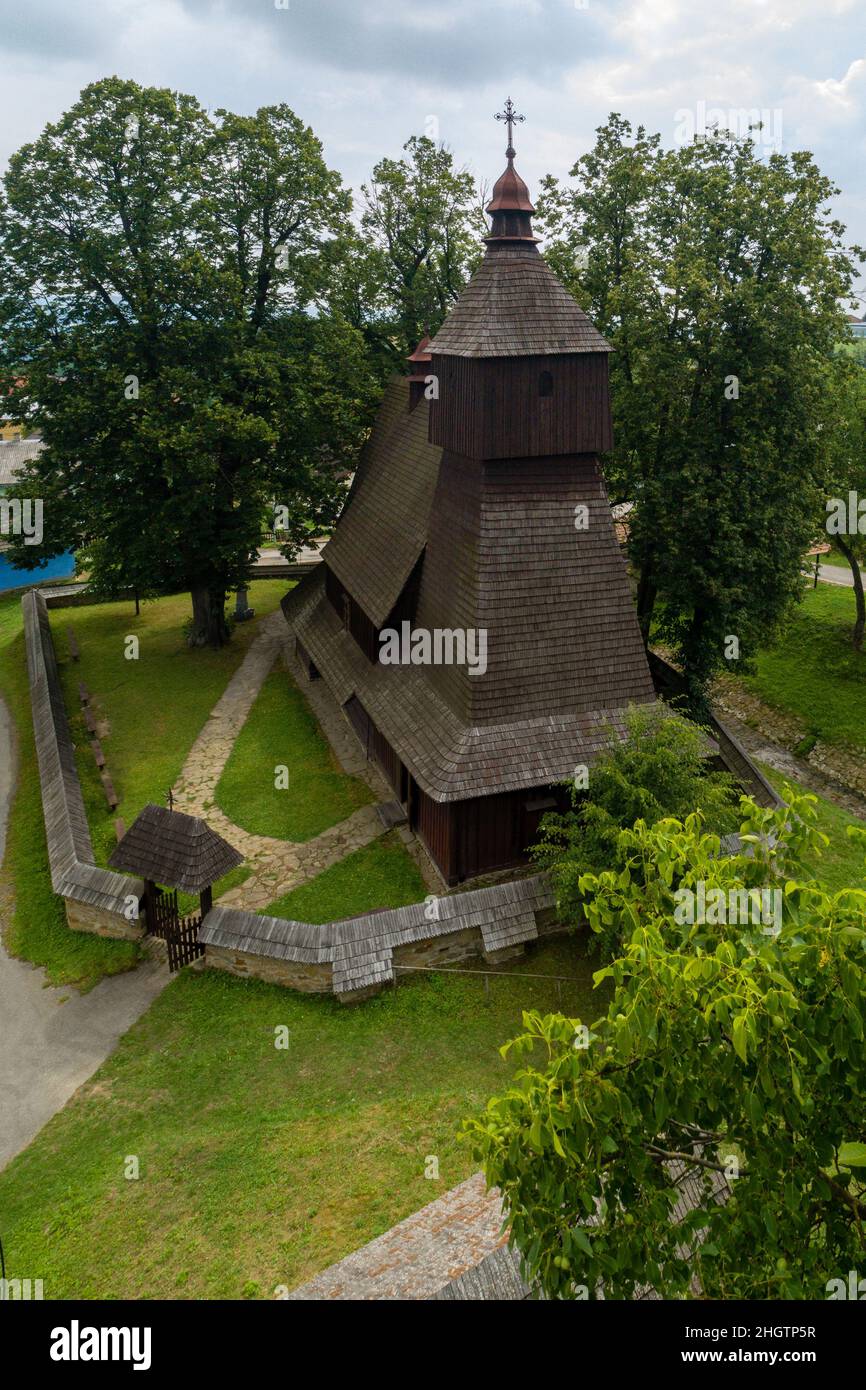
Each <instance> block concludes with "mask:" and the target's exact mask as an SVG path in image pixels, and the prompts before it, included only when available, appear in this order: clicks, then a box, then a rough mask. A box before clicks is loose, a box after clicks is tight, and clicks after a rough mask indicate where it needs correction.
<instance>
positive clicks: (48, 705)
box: [21, 589, 144, 938]
mask: <svg viewBox="0 0 866 1390" xmlns="http://www.w3.org/2000/svg"><path fill="white" fill-rule="evenodd" d="M21 606H22V609H23V612H24V638H25V643H26V647H27V671H28V676H29V679H30V704H31V709H32V712H33V732H34V735H35V739H36V757H37V760H38V763H39V782H40V785H41V788H42V814H43V817H44V820H45V839H46V842H47V845H48V863H49V866H50V869H51V886H52V888H53V889H54V891H55V893H57V894H59V895H60V897H61V898H63V900H64V902H65V904H66V920H67V921H68V923H69V925H70V927H74V928H75V930H76V931H90V932H96V933H97V934H99V935H100V936H119V937H128V938H137V937H140V936H142V935H143V933H144V925H143V923H141V922H139V921H137V920H135V918H134V917H130V915H129V914H130V912H131V911H134V906H133V905H134V904H136V903H138V901H139V899H140V898H141V894H142V891H143V888H144V885H143V883H142V881H141V879H137V878H130V877H129V876H127V875H125V874H116V873H112V872H111V871H110V870H109V869H102V868H99V867H98V866H97V865H96V864H95V863H94V853H93V844H92V842H91V839H90V830H89V828H88V824H87V814H86V812H85V809H84V798H83V797H82V795H81V784H80V782H79V780H78V771H77V769H76V766H75V751H74V746H73V743H72V735H71V733H70V731H69V723H68V721H67V718H66V710H65V707H64V703H63V691H62V689H61V686H60V672H59V670H58V668H57V657H56V655H55V651H54V642H53V640H52V637H51V628H50V625H49V621H48V609H47V607H46V604H45V598H44V597H43V595H42V594H41V593H39V591H38V590H36V589H31V590H30V592H29V593H27V594H25V595H24V598H23V599H22V601H21Z"/></svg>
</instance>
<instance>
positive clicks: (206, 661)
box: [0, 580, 286, 989]
mask: <svg viewBox="0 0 866 1390" xmlns="http://www.w3.org/2000/svg"><path fill="white" fill-rule="evenodd" d="M285 587H286V586H285V584H284V583H283V582H282V581H280V580H260V581H258V582H256V583H255V584H254V585H253V586H252V591H251V603H252V604H253V605H254V606H255V608H256V609H257V611H258V612H259V613H260V614H264V613H267V612H272V611H273V610H274V608H275V607H276V606H277V604H278V603H279V601H280V598H281V597H282V595H283V593H284V592H285ZM188 610H189V599H188V598H187V597H186V596H184V595H181V596H178V597H173V598H167V599H160V600H158V601H157V602H155V603H152V604H151V603H149V604H145V605H144V606H143V607H142V612H141V616H140V617H139V618H136V617H135V613H134V610H133V608H132V605H131V604H129V603H117V604H100V605H96V604H94V605H93V606H92V607H86V608H78V609H60V610H55V611H54V612H53V613H52V620H51V621H52V631H53V634H54V640H55V645H56V648H57V653H58V658H59V659H60V661H61V663H64V662H65V659H66V657H67V639H66V629H67V627H68V626H69V625H70V624H72V625H73V626H74V629H75V633H76V636H77V638H78V642H79V646H80V648H81V661H80V663H78V664H73V663H72V662H68V663H66V664H65V665H62V670H63V680H64V687H65V691H66V697H67V705H68V708H69V710H70V712H71V713H72V714H73V718H72V726H73V731H74V735H76V736H77V738H76V741H77V743H78V751H77V760H78V767H79V772H80V775H81V781H82V789H83V792H84V798H85V804H86V806H87V812H88V820H89V823H90V828H91V834H92V838H93V844H94V850H95V854H96V858H97V862H99V863H105V861H106V860H107V857H108V855H109V854H110V852H111V848H112V846H113V844H114V842H115V837H114V829H113V819H114V817H113V815H112V813H110V812H109V810H108V808H107V806H106V803H105V797H104V795H103V792H102V786H101V783H100V781H99V778H98V775H97V771H96V765H95V763H94V761H93V758H92V756H91V753H90V750H89V747H88V740H87V737H86V734H85V730H84V725H83V721H82V720H81V717H80V714H79V713H78V682H79V680H84V681H85V682H86V683H87V685H88V687H89V688H90V691H91V693H92V695H93V696H94V708H95V712H96V715H97V717H100V718H105V719H106V720H107V721H108V725H109V730H110V731H109V733H108V734H107V736H106V737H105V738H104V740H103V748H104V751H105V755H106V759H107V761H108V766H109V769H110V771H111V774H112V777H113V779H114V784H115V787H116V788H117V791H118V794H119V796H120V798H121V805H120V808H119V812H118V814H120V815H123V816H124V818H125V819H126V820H127V824H128V823H129V822H130V821H131V820H132V819H133V818H134V817H135V815H137V813H138V811H140V810H141V807H142V806H143V805H144V804H145V802H147V801H148V800H154V801H162V800H164V797H165V791H166V789H167V788H168V787H169V786H170V785H171V783H172V782H173V781H174V779H175V778H176V777H177V774H178V772H179V771H180V768H181V767H182V765H183V761H184V759H185V757H186V754H187V752H188V751H189V748H190V747H191V745H192V743H193V742H194V741H195V738H196V736H197V734H198V732H199V730H200V728H201V726H202V724H203V723H204V721H205V719H206V718H207V715H208V713H209V712H210V709H211V708H212V706H213V705H214V704H215V703H216V701H217V699H218V698H219V696H220V693H221V692H222V690H223V689H224V688H225V685H226V683H227V681H228V680H229V678H230V676H231V674H232V672H233V671H234V670H235V668H236V667H237V665H238V663H239V662H240V661H241V660H242V659H243V655H244V652H245V651H246V648H247V646H248V644H249V642H250V641H251V640H252V638H253V636H254V635H255V629H256V626H257V624H256V623H255V622H252V623H248V624H241V625H240V626H239V627H238V629H237V631H236V634H235V640H234V642H233V643H232V644H231V645H230V646H228V647H226V648H225V649H224V650H223V651H221V652H211V651H198V652H190V651H189V649H188V648H187V646H186V644H185V642H184V637H183V623H184V620H185V618H186V616H187V614H188ZM127 634H135V635H137V636H138V637H139V639H140V643H141V655H140V659H139V660H138V661H126V660H125V659H124V657H123V639H124V637H125V636H126V635H127ZM0 694H2V696H3V698H4V699H5V701H6V703H7V705H8V707H9V710H10V712H11V715H12V719H13V723H14V726H15V729H16V732H17V737H18V755H19V771H18V779H17V789H16V794H15V800H14V803H13V807H12V814H11V817H10V824H9V833H8V839H7V849H6V858H5V861H4V865H3V875H2V886H0V908H2V913H3V921H4V926H5V932H4V939H5V942H6V945H7V948H8V949H9V950H10V951H11V952H13V954H15V955H18V956H21V957H22V958H23V959H25V960H29V961H32V962H33V964H34V965H40V966H44V968H45V970H46V974H47V978H48V980H49V982H50V983H51V984H57V985H65V984H73V985H76V986H77V987H78V988H79V989H89V988H91V987H92V986H93V985H95V984H97V983H98V981H99V980H100V979H102V978H103V977H104V976H105V975H111V974H116V973H119V972H121V971H124V970H129V969H130V968H131V967H132V966H134V965H135V963H136V961H137V959H138V948H137V946H136V945H135V944H134V943H131V942H125V941H111V940H108V939H106V938H103V937H97V936H91V935H89V934H87V933H84V932H71V931H70V930H69V928H68V927H67V925H66V916H65V913H64V909H63V903H62V902H61V901H60V899H59V898H56V897H55V896H54V894H53V893H52V891H51V881H50V877H49V871H48V857H47V852H46V848H45V832H44V826H43V820H42V802H41V797H40V793H39V780H38V770H37V764H36V753H35V748H34V745H33V726H32V722H31V718H30V697H29V692H28V686H27V668H26V659H25V653H24V634H23V628H22V620H21V598H20V595H18V596H15V595H10V596H8V597H6V598H4V599H0ZM245 872H246V870H242V871H239V873H245ZM237 881H240V879H239V877H235V878H234V879H232V882H237ZM229 886H230V884H229V882H228V881H226V882H224V883H222V884H220V885H219V886H218V891H220V890H224V889H226V888H227V887H229Z"/></svg>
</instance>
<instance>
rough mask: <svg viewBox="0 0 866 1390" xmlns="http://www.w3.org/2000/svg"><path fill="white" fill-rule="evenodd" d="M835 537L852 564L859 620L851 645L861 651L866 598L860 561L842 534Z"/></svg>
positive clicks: (865, 620)
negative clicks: (865, 597)
mask: <svg viewBox="0 0 866 1390" xmlns="http://www.w3.org/2000/svg"><path fill="white" fill-rule="evenodd" d="M833 539H834V541H835V542H836V544H837V546H838V547H839V549H840V550H841V552H842V554H843V555H844V556H845V559H846V560H847V561H848V564H849V565H850V566H851V575H852V578H853V580H854V600H855V602H856V604H857V620H856V622H855V623H854V631H853V632H852V634H851V645H852V646H853V648H854V650H855V652H861V651H862V650H863V633H864V631H866V599H864V597H863V576H862V574H861V573H860V561H859V560H858V559H857V556H856V555H855V554H854V547H853V546H850V545H848V544H846V542H845V541H844V540H843V539H842V537H841V536H834V537H833Z"/></svg>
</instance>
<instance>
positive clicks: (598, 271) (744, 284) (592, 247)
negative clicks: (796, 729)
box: [539, 115, 859, 708]
mask: <svg viewBox="0 0 866 1390" xmlns="http://www.w3.org/2000/svg"><path fill="white" fill-rule="evenodd" d="M571 177H572V180H573V182H572V183H568V184H565V185H563V184H561V183H559V182H558V181H557V180H555V179H553V178H548V179H547V180H545V182H544V186H543V190H542V197H541V199H540V200H539V204H540V225H542V227H543V229H544V230H545V232H546V234H547V236H548V237H549V238H550V243H551V244H550V245H549V246H548V249H547V254H548V256H549V257H550V260H551V262H552V263H553V264H554V266H555V267H556V269H557V270H558V272H559V274H560V275H561V276H562V278H563V280H564V281H565V282H566V284H567V285H568V286H569V288H570V289H571V290H572V292H573V293H574V294H575V295H576V297H577V298H578V299H579V301H580V302H581V303H582V304H583V305H584V307H585V308H586V309H587V310H588V312H589V313H590V314H591V315H592V317H593V318H594V320H595V321H596V322H597V324H598V326H599V328H600V329H601V331H602V332H603V333H605V334H606V336H607V337H608V338H609V340H610V341H611V343H612V345H613V347H614V349H615V352H614V353H613V356H612V360H611V372H612V395H613V409H614V428H615V453H614V455H613V456H612V458H611V459H610V460H609V462H608V465H607V466H608V474H609V477H610V479H611V482H612V484H613V490H614V492H615V494H616V495H617V496H618V497H619V498H620V499H622V500H626V499H627V500H630V501H633V502H634V503H635V507H634V511H633V513H632V515H631V517H630V554H631V557H632V559H633V561H634V563H635V565H636V567H637V569H638V572H639V587H638V611H639V617H640V621H641V625H642V628H643V631H644V634H645V636H648V634H649V631H650V627H651V624H653V622H655V626H656V630H657V632H658V635H659V636H660V637H661V638H662V639H664V640H667V641H668V642H669V643H670V644H671V645H672V646H673V648H674V649H675V650H676V652H677V653H678V655H679V656H680V658H681V660H682V662H683V663H684V666H685V669H686V671H687V674H688V677H689V681H690V686H691V691H692V697H693V703H694V704H695V705H696V707H698V708H700V706H701V704H702V701H703V691H704V687H705V685H706V682H707V680H708V679H709V677H710V676H711V674H712V673H713V671H714V670H715V669H716V668H718V667H719V666H721V665H723V663H724V662H725V660H726V659H727V658H729V657H730V656H731V655H732V653H733V652H735V651H737V650H738V651H739V656H740V659H741V660H742V661H743V662H744V663H746V662H747V661H748V660H749V659H750V657H752V656H753V655H754V653H755V652H756V650H757V649H758V647H759V646H760V645H762V644H763V643H765V642H766V641H767V640H768V639H769V638H770V637H771V636H772V635H773V633H774V631H775V630H776V628H777V626H778V624H779V622H780V620H781V619H782V617H783V616H784V614H785V613H786V611H787V610H788V608H789V606H790V604H791V603H792V602H794V601H795V600H796V599H797V597H798V594H799V592H800V588H801V581H800V577H799V575H800V568H801V562H802V556H803V553H804V551H805V549H806V548H807V545H808V543H809V541H810V540H811V537H812V534H813V530H814V521H815V517H816V515H817V514H818V508H819V507H820V506H821V505H823V497H822V491H823V488H822V482H821V479H822V476H823V450H822V431H823V430H826V429H828V428H829V425H830V420H831V412H832V393H831V392H830V391H829V390H828V380H827V377H828V370H829V364H830V359H831V357H832V354H833V352H834V349H835V346H836V344H837V343H838V341H839V340H840V338H841V337H842V334H843V332H844V317H843V314H842V310H841V305H842V301H843V300H844V299H845V298H846V297H847V296H848V294H849V291H850V286H851V282H852V276H853V273H854V260H853V259H852V254H859V253H857V252H856V248H855V252H854V253H850V252H849V251H848V250H847V249H846V248H845V246H844V244H843V232H844V229H843V228H842V226H841V225H840V224H839V222H838V221H836V220H834V219H833V217H832V216H831V215H830V213H829V212H828V200H829V199H830V198H831V197H832V196H833V194H834V193H835V192H837V191H838V190H836V189H835V188H834V186H833V185H832V184H831V183H830V181H829V180H828V179H826V178H825V177H824V176H823V175H822V174H821V172H820V170H819V169H818V168H817V166H816V165H815V163H814V161H813V160H812V158H811V156H810V155H808V154H806V153H794V154H790V155H782V154H776V153H774V154H771V155H770V156H769V157H768V158H766V159H762V158H761V155H760V146H759V144H758V141H757V138H754V137H751V136H750V137H742V138H738V137H736V136H734V135H730V134H728V133H726V132H718V131H716V132H711V133H710V134H709V135H708V136H707V138H705V139H702V140H696V141H694V142H693V143H692V144H690V145H687V146H684V147H681V148H677V149H673V150H665V149H663V148H662V147H661V143H660V140H659V137H658V136H657V135H650V134H648V133H647V132H646V130H645V129H644V128H643V127H638V128H637V129H633V128H632V126H631V124H630V123H629V122H628V121H626V120H624V119H623V118H622V117H620V116H618V115H612V116H611V117H610V118H609V120H608V122H607V123H606V124H605V125H604V126H603V127H601V128H600V129H599V131H598V133H597V140H596V144H595V146H594V148H593V149H592V150H591V151H590V152H589V153H588V154H587V155H585V156H583V157H582V158H581V159H579V160H578V161H577V163H576V164H575V166H574V168H573V169H572V171H571ZM731 637H735V638H736V639H737V644H736V645H735V644H732V643H731V642H730V640H729V639H730V638H731Z"/></svg>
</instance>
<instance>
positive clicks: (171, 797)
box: [168, 787, 174, 811]
mask: <svg viewBox="0 0 866 1390" xmlns="http://www.w3.org/2000/svg"><path fill="white" fill-rule="evenodd" d="M168 809H169V810H170V811H173V810H174V792H173V791H172V789H171V787H169V789H168Z"/></svg>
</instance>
